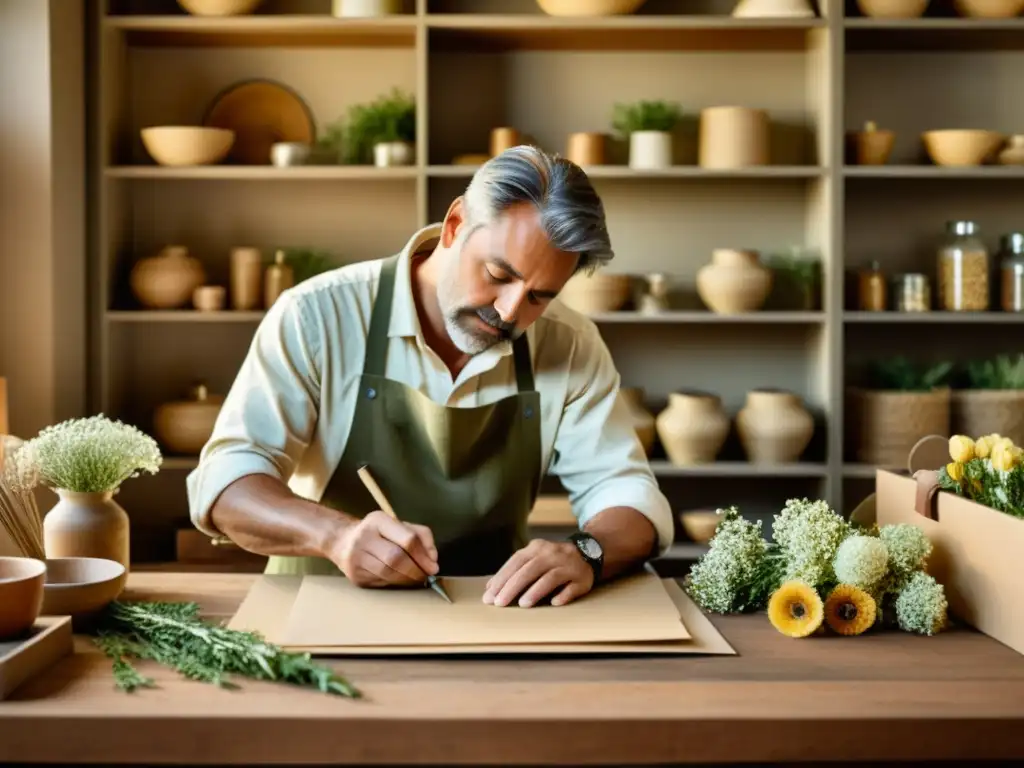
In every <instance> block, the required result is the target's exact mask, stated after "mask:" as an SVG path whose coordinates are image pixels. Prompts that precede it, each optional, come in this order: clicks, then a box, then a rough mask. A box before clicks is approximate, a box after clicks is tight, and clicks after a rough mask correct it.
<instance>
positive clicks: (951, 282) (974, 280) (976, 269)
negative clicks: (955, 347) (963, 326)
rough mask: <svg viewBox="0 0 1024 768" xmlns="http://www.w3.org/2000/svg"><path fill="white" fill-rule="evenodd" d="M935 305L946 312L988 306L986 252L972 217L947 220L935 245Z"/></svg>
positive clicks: (987, 264)
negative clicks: (937, 246)
mask: <svg viewBox="0 0 1024 768" xmlns="http://www.w3.org/2000/svg"><path fill="white" fill-rule="evenodd" d="M937 272H938V278H939V279H938V289H939V290H938V294H939V295H938V297H937V298H938V305H939V309H940V310H945V311H947V312H983V311H985V310H987V309H988V307H989V281H988V276H989V253H988V250H987V249H986V248H985V243H983V242H982V240H981V237H980V234H979V228H978V225H977V224H976V223H975V222H973V221H950V222H948V223H947V224H946V237H945V239H944V240H943V242H942V245H941V246H940V248H939V258H938V265H937Z"/></svg>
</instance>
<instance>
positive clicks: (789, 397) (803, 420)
mask: <svg viewBox="0 0 1024 768" xmlns="http://www.w3.org/2000/svg"><path fill="white" fill-rule="evenodd" d="M736 432H737V434H738V435H739V438H740V444H741V445H742V446H743V451H744V452H745V453H746V454H747V459H748V460H749V461H751V462H753V463H755V464H785V463H789V462H793V461H797V460H798V459H799V458H800V456H801V455H803V452H804V450H806V448H807V444H808V443H810V442H811V437H812V436H813V435H814V417H813V416H811V414H810V412H809V411H808V410H807V409H806V408H805V407H804V405H803V403H802V402H801V401H800V398H799V397H798V396H797V395H795V394H793V393H792V392H786V391H784V390H779V389H755V390H753V391H751V392H748V393H747V400H746V404H745V405H744V406H743V408H742V409H741V410H740V412H739V413H738V414H736Z"/></svg>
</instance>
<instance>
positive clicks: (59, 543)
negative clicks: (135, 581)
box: [43, 489, 130, 570]
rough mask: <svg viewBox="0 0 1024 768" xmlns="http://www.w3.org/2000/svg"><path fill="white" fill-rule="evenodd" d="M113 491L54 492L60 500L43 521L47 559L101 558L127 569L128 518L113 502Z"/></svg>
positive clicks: (60, 490)
mask: <svg viewBox="0 0 1024 768" xmlns="http://www.w3.org/2000/svg"><path fill="white" fill-rule="evenodd" d="M115 493H116V491H106V492H103V493H78V492H76V491H67V490H63V489H58V490H57V495H58V496H59V497H60V500H59V501H58V502H57V503H56V504H55V505H54V507H53V508H52V509H51V510H50V511H49V512H47V513H46V516H45V517H44V518H43V546H44V547H45V549H46V556H47V557H101V558H104V559H106V560H114V561H116V562H118V563H121V565H123V566H124V567H125V569H126V570H127V569H128V566H129V560H130V558H129V555H130V551H129V526H128V514H127V513H126V512H125V511H124V509H123V508H122V507H121V505H120V504H118V503H117V502H116V501H114V494H115Z"/></svg>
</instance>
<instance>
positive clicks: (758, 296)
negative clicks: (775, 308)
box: [697, 248, 772, 315]
mask: <svg viewBox="0 0 1024 768" xmlns="http://www.w3.org/2000/svg"><path fill="white" fill-rule="evenodd" d="M771 288H772V272H771V270H770V269H768V268H767V267H765V266H764V265H763V264H761V260H760V258H759V257H758V253H757V251H741V250H735V249H732V248H716V249H715V250H714V252H713V253H712V255H711V263H710V264H705V265H704V266H703V267H701V268H700V270H699V271H698V272H697V293H698V294H699V295H700V298H701V300H702V301H703V302H704V303H705V304H706V305H707V306H708V309H710V310H711V311H712V312H715V313H717V314H720V315H733V314H739V313H741V312H753V311H755V310H758V309H760V308H761V307H763V306H764V303H765V301H766V300H767V298H768V294H769V292H770V291H771Z"/></svg>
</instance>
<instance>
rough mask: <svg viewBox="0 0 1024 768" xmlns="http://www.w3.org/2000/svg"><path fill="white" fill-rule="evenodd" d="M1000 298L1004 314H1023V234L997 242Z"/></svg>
mask: <svg viewBox="0 0 1024 768" xmlns="http://www.w3.org/2000/svg"><path fill="white" fill-rule="evenodd" d="M999 272H1000V279H999V284H1000V289H1001V290H1000V296H1001V298H1002V301H1001V302H1000V304H1001V305H1002V308H1003V311H1004V312H1024V232H1010V233H1009V234H1006V235H1003V236H1002V238H1000V241H999Z"/></svg>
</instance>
